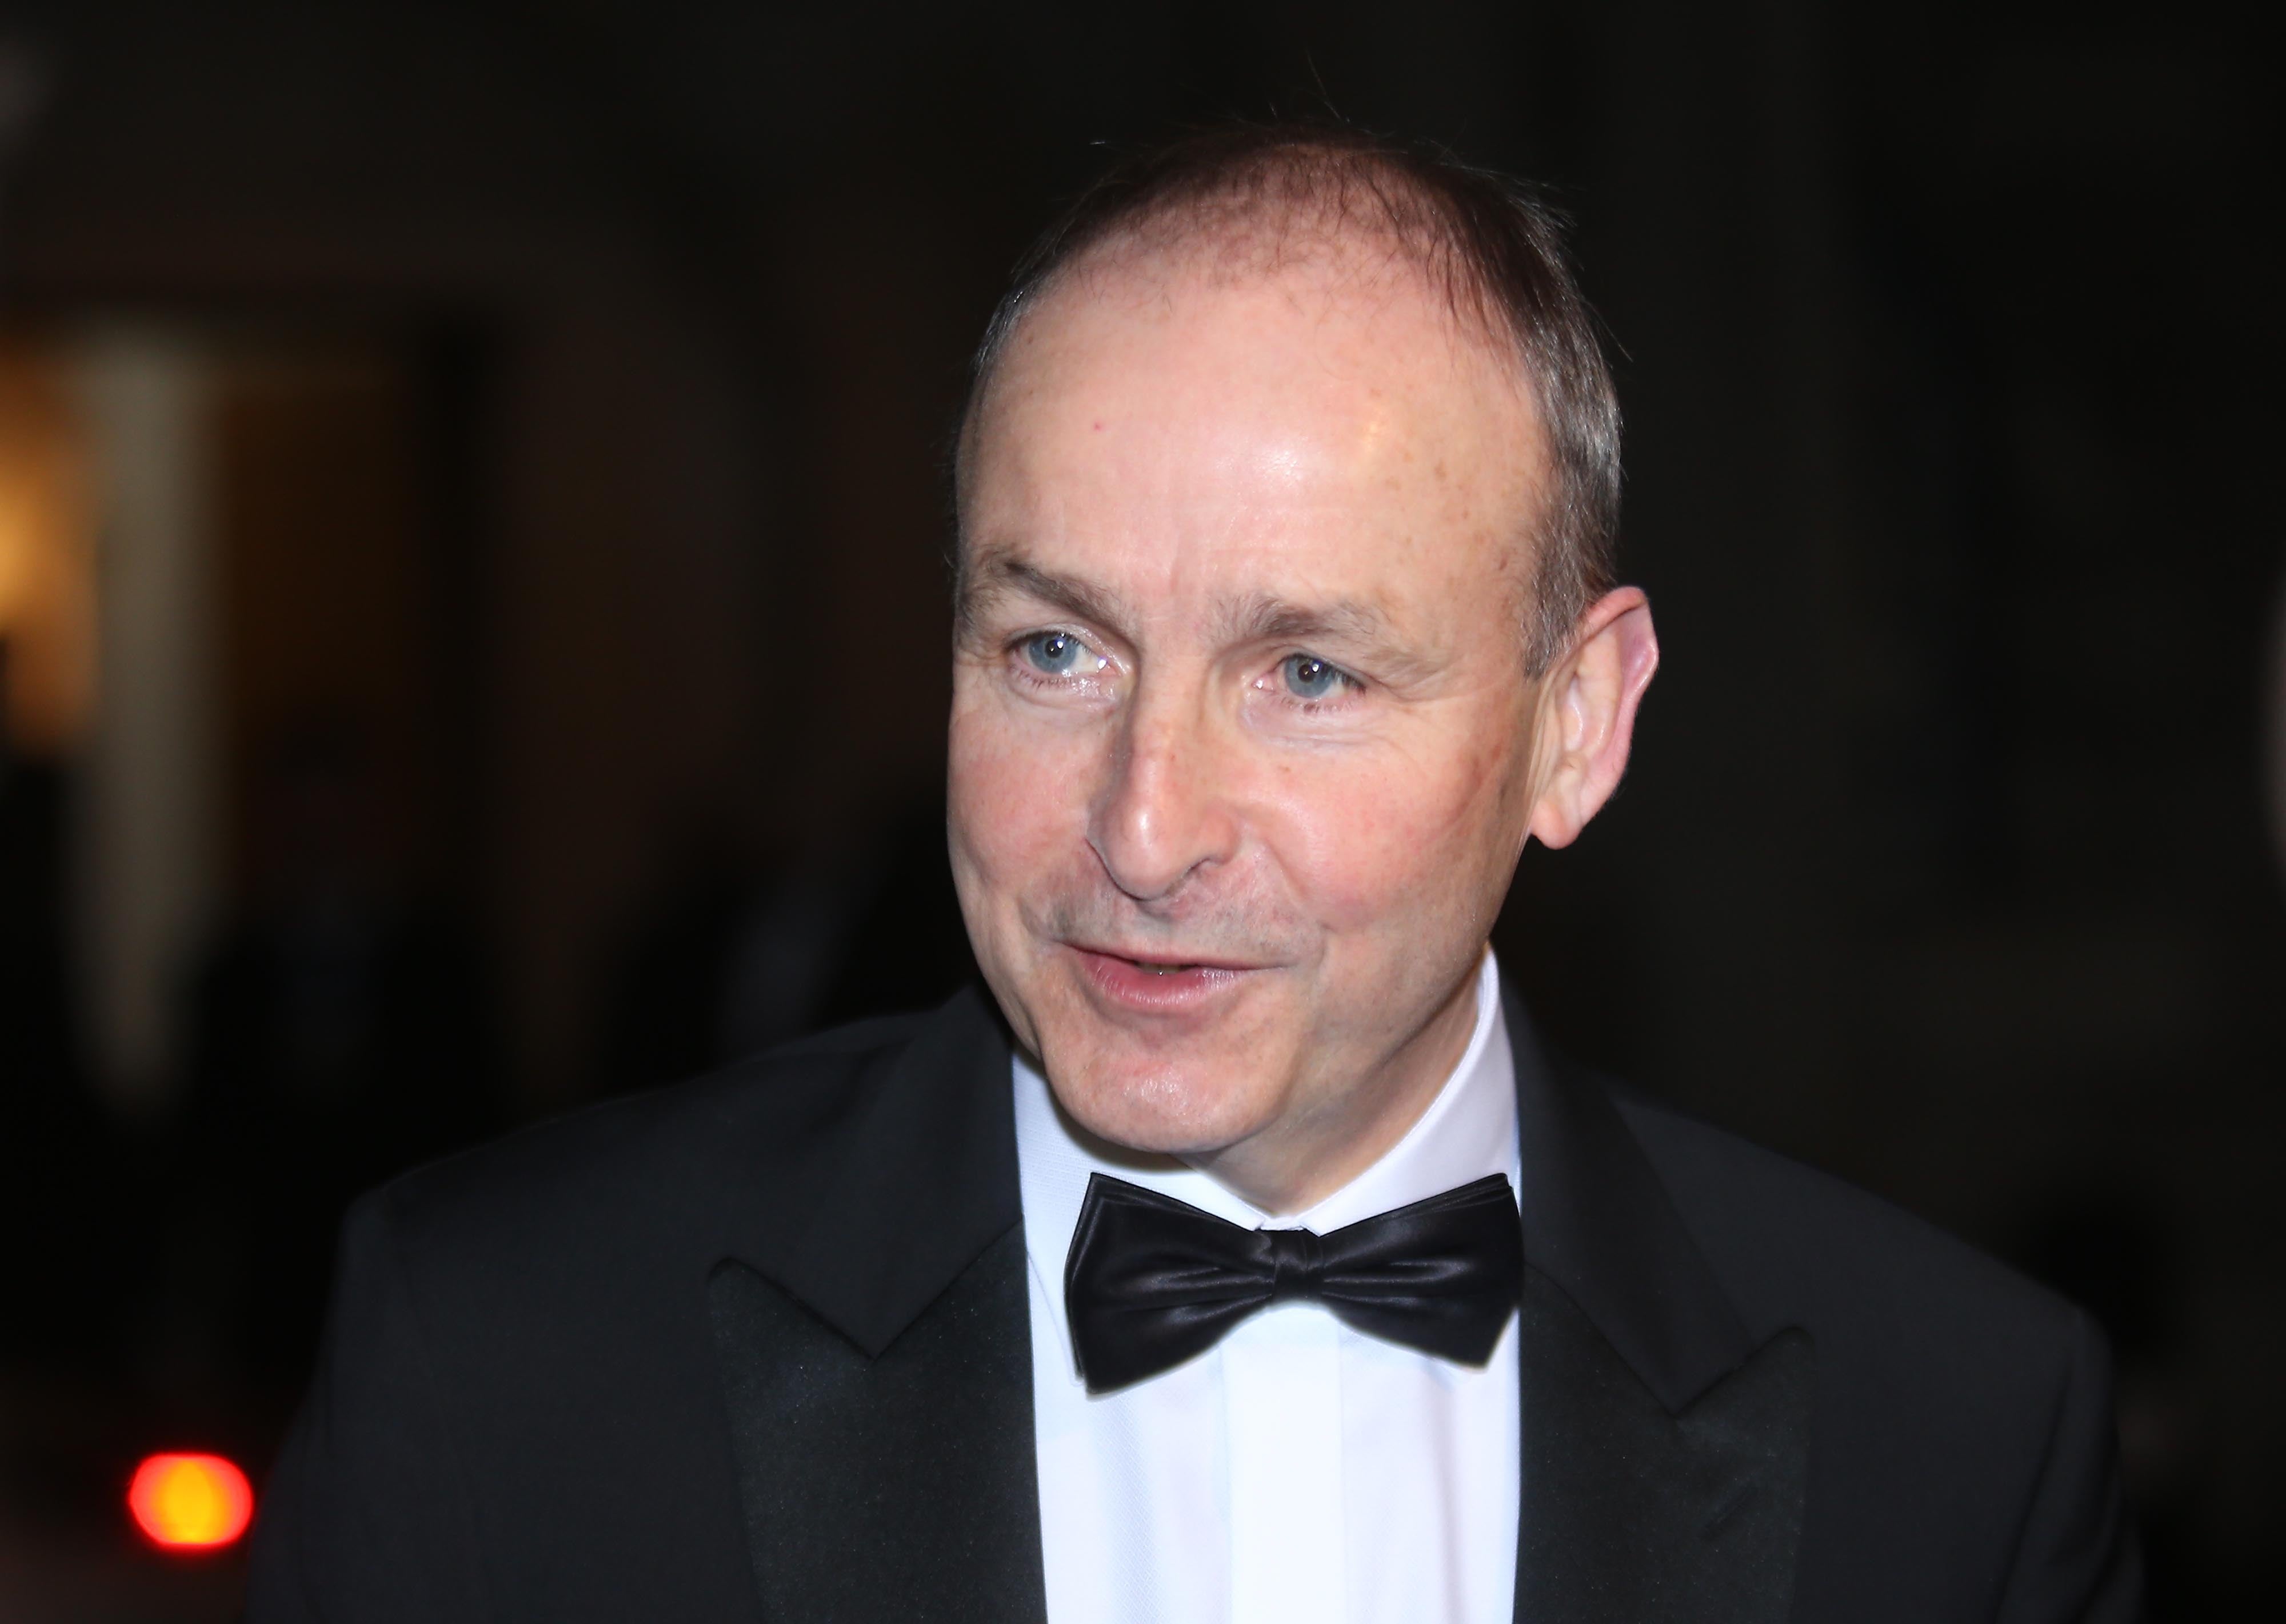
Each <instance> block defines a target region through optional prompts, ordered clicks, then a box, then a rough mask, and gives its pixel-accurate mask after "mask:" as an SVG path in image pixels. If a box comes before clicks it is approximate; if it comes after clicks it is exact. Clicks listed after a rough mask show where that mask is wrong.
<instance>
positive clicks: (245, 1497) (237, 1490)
mask: <svg viewBox="0 0 2286 1624" xmlns="http://www.w3.org/2000/svg"><path fill="white" fill-rule="evenodd" d="M127 1509H128V1510H130V1511H132V1512H133V1513H134V1514H135V1523H136V1525H137V1526H138V1527H139V1528H141V1529H142V1530H143V1532H144V1533H147V1534H149V1535H150V1536H151V1539H152V1541H153V1543H154V1544H158V1545H163V1546H165V1547H166V1548H167V1549H169V1550H211V1549H214V1548H215V1547H216V1546H217V1545H227V1544H229V1543H230V1542H231V1541H233V1540H234V1539H236V1538H238V1536H239V1535H240V1534H241V1533H245V1532H246V1525H247V1524H248V1521H250V1520H251V1519H252V1518H253V1516H254V1490H253V1488H252V1487H251V1486H249V1485H248V1483H247V1481H246V1474H245V1473H244V1472H242V1471H240V1470H239V1469H238V1468H237V1467H235V1466H233V1465H232V1464H231V1463H230V1462H228V1461H225V1460H224V1459H223V1458H222V1456H220V1455H151V1456H148V1457H146V1459H145V1461H144V1462H143V1463H142V1464H141V1465H140V1466H138V1467H137V1468H136V1469H135V1480H134V1482H132V1483H130V1484H129V1485H128V1486H127Z"/></svg>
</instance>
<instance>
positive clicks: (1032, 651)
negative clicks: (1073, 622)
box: [1024, 632, 1082, 676]
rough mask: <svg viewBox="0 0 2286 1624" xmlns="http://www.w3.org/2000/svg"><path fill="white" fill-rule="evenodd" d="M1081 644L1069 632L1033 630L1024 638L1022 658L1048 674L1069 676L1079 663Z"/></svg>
mask: <svg viewBox="0 0 2286 1624" xmlns="http://www.w3.org/2000/svg"><path fill="white" fill-rule="evenodd" d="M1081 648H1082V644H1081V643H1080V640H1079V639H1078V638H1076V637H1075V636H1073V635H1071V634H1070V633H1069V632H1035V633H1034V634H1033V635H1030V636H1029V637H1027V638H1025V639H1024V658H1026V659H1029V660H1030V661H1031V662H1032V664H1033V666H1035V667H1036V668H1037V669H1038V670H1041V671H1044V672H1045V673H1046V674H1048V675H1050V676H1069V675H1070V674H1072V671H1073V670H1074V668H1075V667H1076V666H1078V664H1079V657H1080V650H1081Z"/></svg>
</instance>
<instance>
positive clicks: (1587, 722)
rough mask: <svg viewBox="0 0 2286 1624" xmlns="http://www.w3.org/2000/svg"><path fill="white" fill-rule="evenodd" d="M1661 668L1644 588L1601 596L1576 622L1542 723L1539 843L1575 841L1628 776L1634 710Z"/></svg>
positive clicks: (1535, 831)
mask: <svg viewBox="0 0 2286 1624" xmlns="http://www.w3.org/2000/svg"><path fill="white" fill-rule="evenodd" d="M1658 669H1659V636H1658V634H1657V633H1656V632H1655V631H1654V630H1653V629H1652V627H1651V602H1650V600H1649V599H1648V598H1646V597H1644V594H1643V592H1642V589H1641V588H1639V587H1620V588H1619V589H1618V590H1616V591H1613V592H1609V593H1606V594H1605V595H1604V596H1603V597H1602V598H1600V599H1598V600H1597V601H1596V603H1595V605H1594V606H1593V607H1592V608H1590V609H1589V610H1588V612H1587V613H1586V614H1585V615H1583V616H1581V617H1580V629H1579V634H1578V635H1577V637H1576V638H1575V640H1574V641H1573V645H1572V652H1571V654H1570V655H1569V656H1568V657H1567V658H1566V659H1565V661H1564V663H1563V664H1562V665H1561V666H1557V668H1556V670H1555V671H1554V672H1552V673H1551V674H1550V678H1551V680H1550V683H1549V698H1550V701H1551V703H1550V708H1549V712H1548V713H1546V714H1544V715H1543V716H1542V718H1541V726H1542V728H1543V729H1546V737H1550V738H1551V740H1552V741H1553V749H1554V753H1555V760H1554V761H1552V763H1551V764H1550V766H1549V769H1548V772H1547V777H1546V780H1545V782H1544V784H1543V785H1542V787H1541V792H1540V798H1539V800H1538V801H1537V802H1536V803H1535V804H1534V806H1533V814H1532V822H1531V824H1530V826H1529V828H1528V830H1527V832H1528V833H1529V834H1530V835H1531V836H1532V837H1533V839H1535V840H1539V841H1540V842H1541V845H1543V846H1549V847H1557V846H1569V845H1570V844H1571V843H1572V842H1573V840H1578V839H1579V838H1580V831H1581V830H1583V829H1585V828H1586V827H1587V826H1588V822H1589V821H1590V820H1591V819H1593V818H1594V817H1595V816H1596V813H1598V812H1600V811H1602V810H1603V808H1604V802H1605V801H1607V800H1610V799H1611V798H1612V792H1613V791H1615V790H1617V789H1618V788H1619V786H1620V778H1621V777H1624V776H1625V775H1626V773H1627V769H1628V750H1629V748H1630V746H1631V745H1633V743H1634V739H1635V726H1636V707H1637V706H1639V705H1640V704H1641V703H1642V700H1643V695H1644V690H1645V689H1646V688H1648V687H1650V686H1651V676H1652V674H1654V673H1655V672H1657V671H1658Z"/></svg>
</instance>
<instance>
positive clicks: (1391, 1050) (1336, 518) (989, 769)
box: [950, 261, 1540, 1200]
mask: <svg viewBox="0 0 2286 1624" xmlns="http://www.w3.org/2000/svg"><path fill="white" fill-rule="evenodd" d="M1538 445H1539V438H1538V435H1537V431H1536V429H1535V426H1534V420H1533V410H1532V407H1531V406H1530V404H1529V400H1528V398H1527V396H1526V395H1525V392H1524V390H1523V389H1522V388H1521V387H1520V385H1519V384H1518V383H1517V381H1516V380H1515V379H1514V378H1513V376H1512V375H1511V374H1510V372H1509V371H1508V370H1507V369H1506V368H1504V367H1502V364H1501V362H1500V361H1499V359H1496V358H1495V356H1494V355H1493V354H1492V353H1490V352H1488V351H1487V350H1486V347H1485V346H1483V345H1480V344H1477V343H1470V341H1469V340H1468V339H1467V338H1465V337H1464V336H1463V335H1462V334H1461V333H1460V332H1459V331H1458V330H1457V329H1456V328H1455V327H1454V322H1453V319H1452V318H1451V316H1450V315H1449V313H1448V312H1447V311H1446V310H1445V309H1444V308H1443V307H1442V306H1441V305H1440V304H1439V301H1438V300H1437V298H1436V296H1434V295H1433V294H1432V293H1431V292H1430V291H1429V290H1428V289H1427V288H1425V287H1423V286H1422V285H1420V284H1419V283H1417V282H1416V281H1415V280H1414V279H1413V278H1412V277H1411V276H1409V275H1405V276H1399V275H1398V274H1397V273H1395V272H1389V271H1387V270H1385V269H1382V270H1371V271H1368V270H1366V269H1360V267H1359V266H1355V265H1352V266H1343V265H1338V264H1336V265H1331V266H1306V265H1305V266H1298V267H1292V268H1288V269H1285V270H1282V271H1276V272H1264V273H1262V274H1260V275H1257V276H1250V277H1242V278H1238V279H1236V280H1233V279H1230V278H1227V277H1225V278H1220V279H1211V280H1210V279H1209V278H1208V277H1206V276H1205V275H1203V274H1202V273H1200V272H1196V271H1194V270H1190V269H1186V268H1185V267H1184V266H1182V265H1181V264H1166V263H1163V262H1152V261H1144V262H1142V263H1133V264H1099V265H1097V266H1095V267H1093V268H1090V269H1086V270H1085V271H1084V273H1083V274H1080V275H1077V276H1074V277H1070V278H1068V279H1067V280H1065V281H1063V282H1062V283H1060V285H1059V286H1058V287H1057V288H1055V289H1054V290H1053V291H1052V293H1051V294H1050V295H1049V296H1048V297H1047V298H1046V299H1045V300H1044V302H1043V303H1042V304H1039V305H1038V306H1037V307H1036V308H1035V309H1034V310H1033V311H1031V312H1030V313H1029V315H1028V316H1027V317H1026V318H1025V319H1024V321H1023V322H1022V324H1021V327H1019V328H1018V330H1017V332H1016V334H1015V335H1014V338H1013V343H1012V344H1011V346H1010V347H1009V349H1008V350H1007V351H1006V352H1005V355H1004V357H1003V359H1002V360H1001V363H1000V366H999V368H998V371H997V374H996V375H995V377H994V378H993V380H992V382H991V384H990V386H989V391H988V393H987V395H986V397H985V398H984V400H983V401H982V403H981V406H980V410H979V415H978V417H977V419H976V421H975V422H974V426H973V429H972V438H971V439H970V441H969V444H968V447H967V451H968V461H967V464H966V479H965V482H964V492H963V520H964V524H963V532H964V535H965V538H966V542H965V545H966V548H967V555H966V571H965V576H966V589H965V593H964V602H963V603H962V604H961V606H960V627H959V631H958V637H957V640H956V648H955V666H954V685H953V705H952V720H951V769H950V797H951V830H952V859H953V870H954V874H955V877H956V879H957V880H958V886H959V890H960V898H961V905H962V908H963V911H964V912H965V913H966V918H967V922H968V929H969V933H970V935H971V938H972V939H973V941H974V944H975V948H976V952H977V958H978V960H979V962H980V963H981V966H982V968H983V971H984V974H985V976H986V979H987V980H988V981H989V982H990V984H991V987H992V989H993V991H994V993H995V994H996V995H997V997H998V999H999V1002H1000V1005H1001V1006H1002V1008H1003V1009H1004V1010H1005V1012H1006V1013H1007V1016H1008V1019H1009V1021H1010V1022H1011V1024H1012V1026H1013V1029H1014V1031H1015V1034H1016V1036H1017V1037H1018V1039H1019V1041H1020V1042H1021V1043H1022V1044H1024V1045H1026V1046H1027V1047H1028V1048H1029V1049H1030V1050H1031V1051H1032V1052H1034V1053H1036V1054H1037V1055H1038V1056H1039V1057H1040V1058H1041V1060H1042V1061H1043V1063H1044V1068H1045V1071H1046V1073H1047V1076H1048V1077H1049V1079H1050V1080H1051V1083H1052V1086H1053V1087H1054V1089H1055V1091H1056V1093H1057V1096H1058V1098H1059V1099H1060V1100H1061V1102H1062V1104H1063V1106H1064V1108H1066V1109H1067V1110H1068V1111H1069V1112H1070V1113H1071V1114H1072V1116H1075V1117H1076V1118H1077V1119H1078V1121H1079V1122H1080V1123H1082V1124H1084V1126H1086V1127H1087V1128H1089V1129H1090V1130H1092V1131H1094V1132H1096V1133H1098V1134H1100V1135H1101V1136H1103V1137H1104V1138H1107V1139H1111V1140H1113V1141H1115V1142H1117V1143H1120V1144H1124V1145H1128V1146H1131V1147H1137V1148H1140V1149H1148V1150H1157V1151H1168V1152H1173V1153H1175V1154H1178V1155H1183V1156H1185V1157H1186V1159H1189V1160H1191V1161H1193V1162H1194V1163H1198V1164H1199V1165H1202V1166H1205V1167H1207V1168H1208V1169H1209V1171H1226V1172H1227V1173H1228V1174H1229V1175H1230V1177H1228V1178H1226V1182H1230V1183H1232V1184H1233V1185H1234V1187H1239V1188H1241V1189H1242V1191H1243V1192H1245V1193H1248V1194H1255V1193H1257V1191H1262V1192H1267V1193H1269V1194H1270V1195H1271V1196H1272V1197H1273V1199H1274V1198H1275V1197H1276V1196H1277V1195H1278V1194H1281V1192H1282V1193H1283V1194H1288V1195H1292V1196H1294V1197H1295V1198H1296V1199H1297V1200H1300V1199H1303V1197H1302V1195H1301V1194H1300V1192H1301V1190H1302V1187H1303V1184H1306V1185H1308V1186H1309V1192H1310V1193H1309V1194H1308V1196H1307V1199H1314V1198H1315V1196H1316V1194H1323V1193H1325V1191H1327V1190H1329V1189H1331V1188H1332V1187H1335V1186H1336V1185H1337V1184H1338V1183H1339V1182H1341V1181H1342V1180H1344V1179H1346V1178H1347V1177H1349V1176H1351V1175H1352V1174H1354V1173H1355V1172H1357V1171H1361V1170H1362V1166H1363V1163H1364V1162H1365V1161H1369V1160H1370V1159H1371V1158H1370V1155H1364V1156H1363V1157H1362V1160H1360V1162H1359V1164H1358V1165H1357V1166H1349V1167H1343V1166H1335V1165H1324V1166H1320V1167H1319V1168H1318V1169H1317V1170H1316V1171H1317V1173H1318V1174H1320V1175H1322V1176H1315V1177H1312V1178H1310V1179H1305V1180H1303V1181H1302V1183H1297V1181H1296V1179H1295V1178H1293V1177H1291V1176H1289V1175H1290V1172H1291V1168H1292V1166H1293V1164H1294V1163H1296V1162H1297V1158H1298V1159H1299V1160H1300V1161H1301V1162H1302V1163H1308V1162H1309V1160H1310V1158H1312V1157H1313V1156H1314V1157H1316V1158H1318V1159H1319V1161H1320V1163H1323V1162H1325V1160H1326V1158H1328V1157H1331V1158H1333V1159H1334V1160H1335V1161H1336V1162H1338V1161H1339V1159H1340V1157H1341V1156H1342V1155H1344V1150H1343V1147H1344V1146H1346V1145H1352V1144H1356V1143H1362V1142H1364V1141H1366V1140H1373V1141H1376V1142H1375V1144H1374V1149H1375V1152H1376V1154H1377V1151H1378V1148H1379V1147H1380V1143H1381V1142H1385V1140H1386V1139H1389V1138H1393V1137H1394V1133H1396V1132H1401V1131H1402V1130H1403V1127H1404V1125H1406V1124H1407V1123H1409V1122H1410V1120H1411V1114H1413V1113H1417V1111H1418V1110H1419V1109H1420V1108H1422V1106H1423V1105H1425V1103H1426V1100H1427V1099H1428V1098H1429V1097H1430V1096H1431V1094H1433V1092H1434V1090H1435V1088H1436V1087H1437V1086H1438V1085H1439V1084H1440V1083H1441V1082H1442V1080H1443V1076H1444V1075H1445V1073H1446V1071H1447V1070H1448V1069H1449V1068H1450V1067H1451V1066H1452V1064H1453V1063H1454V1061H1455V1060H1457V1059H1458V1057H1459V1052H1460V1050H1461V1048H1462V1046H1464V1045H1465V1042H1466V1037H1467V1032H1468V1028H1469V1026H1470V1021H1471V1020H1472V1018H1473V1014H1474V1004H1473V998H1472V997H1470V992H1471V988H1472V984H1473V983H1472V975H1473V972H1474V970H1475V968H1476V966H1477V963H1478V954H1479V952H1480V950H1481V949H1482V947H1483V944H1484V942H1485V938H1486V934H1487V932H1488V931H1489V929H1490V927H1491V924H1492V921H1493V918H1494V914H1495V913H1496V911H1498V909H1499V906H1500V903H1501V899H1502V895H1503V894H1504V893H1505V891H1506V889H1507V886H1508V882H1509V879H1510V874H1511V872H1512V871H1513V869H1514V866H1515V863H1516V859H1517V855H1518V853H1519V852H1520V851H1521V849H1522V847H1523V843H1524V838H1525V827H1526V823H1527V819H1528V817H1529V815H1530V812H1531V803H1532V800H1533V792H1534V784H1533V778H1534V769H1533V740H1532V734H1533V709H1534V685H1533V683H1532V682H1530V681H1529V680H1528V679H1527V676H1526V674H1525V663H1524V657H1523V650H1522V648H1521V634H1520V629H1519V628H1520V626H1521V624H1522V611H1523V608H1524V602H1525V600H1524V596H1523V595H1524V593H1525V590H1526V586H1525V583H1526V581H1527V579H1528V577H1529V566H1530V560H1529V558H1528V556H1526V551H1525V548H1524V546H1523V545H1522V544H1521V543H1520V541H1519V537H1521V536H1522V535H1524V534H1525V533H1526V532H1527V531H1528V529H1529V526H1530V521H1531V517H1532V515H1533V511H1534V506H1535V501H1536V496H1537V483H1536V482H1537V479H1538V477H1539V475H1538V471H1537V470H1538V468H1539V465H1540V458H1539V453H1538V449H1537V448H1538ZM1392 1113H1394V1114H1396V1115H1397V1116H1401V1118H1402V1120H1401V1121H1397V1122H1396V1123H1395V1126H1394V1131H1393V1132H1391V1133H1389V1134H1385V1135H1376V1132H1375V1131H1374V1126H1373V1124H1374V1123H1376V1121H1377V1120H1379V1119H1380V1118H1383V1117H1388V1116H1391V1114H1392ZM1360 1135H1362V1136H1363V1137H1362V1139H1360ZM1281 1168H1282V1169H1285V1170H1286V1171H1281Z"/></svg>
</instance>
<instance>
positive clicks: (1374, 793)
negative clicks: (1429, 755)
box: [1277, 750, 1514, 934]
mask: <svg viewBox="0 0 2286 1624" xmlns="http://www.w3.org/2000/svg"><path fill="white" fill-rule="evenodd" d="M1513 767H1514V762H1513V761H1512V759H1511V753H1510V752H1508V751H1505V750H1477V751H1469V752H1460V753H1454V754H1451V755H1449V756H1447V757H1444V758H1440V759H1438V760H1436V761H1423V759H1422V758H1421V757H1420V756H1418V755H1409V756H1402V757H1397V758H1393V759H1383V760H1380V761H1373V762H1370V763H1368V762H1362V761H1329V762H1327V763H1325V764H1323V765H1320V766H1316V767H1314V768H1308V769H1296V770H1294V771H1293V772H1291V773H1290V774H1289V775H1287V777H1286V778H1285V780H1284V781H1283V782H1282V783H1281V784H1280V785H1279V786H1278V787H1279V792H1278V795H1277V800H1278V805H1279V816H1278V821H1279V826H1280V836H1279V838H1278V840H1277V844H1278V846H1279V847H1280V850H1281V866H1282V867H1284V868H1285V870H1286V871H1287V878H1288V880H1289V883H1290V884H1292V885H1293V886H1294V887H1296V889H1297V890H1298V891H1300V892H1302V893H1303V894H1305V895H1306V896H1307V897H1308V898H1309V899H1310V911H1311V912H1312V914H1314V915H1315V916H1316V917H1317V918H1319V919H1320V921H1321V922H1322V923H1324V924H1325V925H1326V926H1328V927H1329V928H1331V929H1333V930H1335V931H1337V932H1352V933H1369V932H1372V931H1374V930H1375V929H1376V927H1394V928H1396V929H1397V930H1398V931H1399V933H1400V934H1402V933H1403V932H1404V929H1405V927H1406V926H1408V925H1410V924H1411V923H1413V922H1415V921H1418V920H1421V919H1423V918H1428V917H1432V916H1436V915H1439V914H1442V913H1446V912H1448V911H1451V909H1452V908H1453V907H1454V905H1455V904H1456V903H1458V904H1460V905H1462V907H1464V908H1465V909H1466V911H1469V912H1470V914H1471V915H1472V916H1473V914H1474V913H1475V912H1477V911H1478V909H1479V908H1480V907H1481V906H1482V893H1483V892H1485V891H1486V889H1487V888H1488V887H1491V886H1492V885H1493V884H1494V883H1495V882H1496V877H1495V876H1494V875H1493V874H1492V873H1491V870H1492V869H1493V868H1494V867H1495V866H1497V865H1498V863H1500V861H1501V860H1502V853H1503V852H1504V851H1505V849H1506V847H1507V846H1508V844H1509V843H1510V842H1509V840H1508V837H1507V835H1506V833H1505V832H1504V829H1503V825H1504V824H1505V823H1506V822H1508V821H1510V819H1509V816H1508V813H1509V808H1508V806H1507V800H1508V799H1509V798H1508V797H1507V796H1506V795H1505V794H1504V793H1503V785H1504V784H1505V782H1506V779H1507V777H1509V776H1510V773H1511V771H1512V769H1513Z"/></svg>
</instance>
